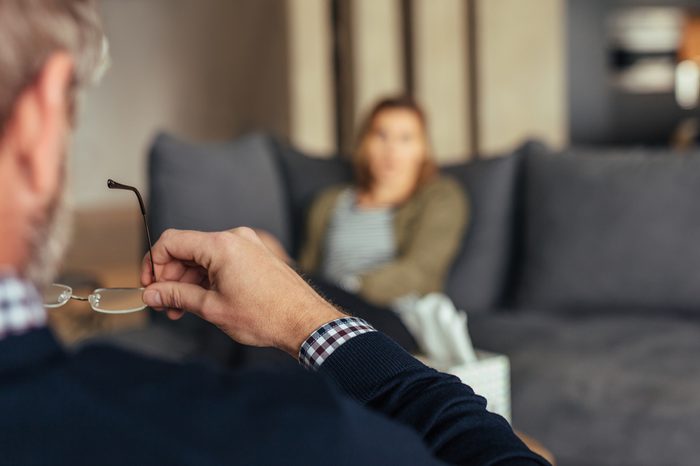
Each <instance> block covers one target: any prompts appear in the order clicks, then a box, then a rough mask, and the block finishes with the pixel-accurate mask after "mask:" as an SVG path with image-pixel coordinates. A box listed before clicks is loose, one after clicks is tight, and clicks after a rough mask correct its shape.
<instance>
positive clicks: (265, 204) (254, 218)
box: [149, 134, 291, 247]
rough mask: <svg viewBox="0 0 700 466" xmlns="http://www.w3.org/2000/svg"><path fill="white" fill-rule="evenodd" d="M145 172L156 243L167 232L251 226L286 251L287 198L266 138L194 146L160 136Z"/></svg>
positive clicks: (259, 136)
mask: <svg viewBox="0 0 700 466" xmlns="http://www.w3.org/2000/svg"><path fill="white" fill-rule="evenodd" d="M149 171H150V189H151V191H150V198H149V201H150V202H149V204H150V205H151V207H152V208H151V209H150V212H149V217H150V224H151V229H152V234H153V236H154V241H155V239H156V238H157V237H158V236H160V234H161V233H162V232H163V231H164V230H165V229H167V228H184V229H197V230H204V231H218V230H225V229H229V228H233V227H237V226H250V227H255V228H263V229H265V230H268V231H270V232H271V233H273V234H274V235H275V236H277V237H278V238H279V239H280V241H281V242H282V244H283V245H285V246H286V247H289V246H290V244H291V234H290V227H289V219H288V212H287V203H286V199H285V195H286V193H285V190H284V184H283V180H282V178H281V176H280V173H279V168H278V166H277V163H276V160H275V156H274V147H273V146H272V142H271V141H270V139H269V138H268V137H266V136H263V135H259V134H253V135H249V136H245V137H242V138H239V139H236V140H235V141H232V142H221V143H207V144H193V143H187V142H183V141H180V140H177V139H175V138H174V137H172V136H169V135H167V134H161V135H159V136H158V137H157V138H156V140H155V142H154V144H153V147H152V149H151V154H150V167H149Z"/></svg>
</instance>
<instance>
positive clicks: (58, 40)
mask: <svg viewBox="0 0 700 466" xmlns="http://www.w3.org/2000/svg"><path fill="white" fill-rule="evenodd" d="M103 55H104V51H103V34H102V29H101V25H100V21H99V17H98V15H97V11H96V7H95V4H94V1H93V0H0V269H11V270H13V271H15V272H17V273H20V274H22V275H24V276H26V277H27V278H29V279H31V280H33V281H35V282H36V283H37V284H38V285H43V284H44V283H45V282H46V281H47V280H50V279H51V278H52V276H53V274H54V273H55V268H56V266H57V263H58V260H59V258H60V256H61V254H62V250H63V246H64V243H65V238H66V237H67V233H66V230H67V227H66V224H67V221H66V219H67V217H68V215H67V213H66V211H65V209H64V208H62V206H63V204H64V201H65V199H64V196H63V191H64V187H65V182H64V178H65V165H66V150H67V146H68V140H69V135H70V132H71V129H72V123H73V118H74V112H75V99H76V95H77V93H78V91H79V89H80V87H81V86H83V85H85V84H88V83H90V82H91V81H92V80H93V77H94V76H95V72H96V70H97V69H98V67H99V66H100V64H101V62H102V60H104V57H103ZM61 236H62V237H63V238H62V237H61Z"/></svg>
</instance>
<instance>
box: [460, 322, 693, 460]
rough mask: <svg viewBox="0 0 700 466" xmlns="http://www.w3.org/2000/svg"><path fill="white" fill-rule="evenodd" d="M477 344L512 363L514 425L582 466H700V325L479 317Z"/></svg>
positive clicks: (475, 333) (475, 325)
mask: <svg viewBox="0 0 700 466" xmlns="http://www.w3.org/2000/svg"><path fill="white" fill-rule="evenodd" d="M469 328H470V333H471V337H472V341H473V343H474V345H476V346H477V347H478V348H482V349H484V350H488V351H494V352H497V353H503V354H506V355H508V356H509V357H510V365H511V381H512V383H511V386H512V388H511V392H512V412H513V425H514V426H515V428H516V429H519V430H522V431H523V432H526V433H528V434H529V435H532V436H533V437H535V438H536V439H537V440H539V441H541V442H542V443H543V444H544V445H546V446H547V447H548V448H550V449H551V450H552V451H553V453H554V456H555V457H556V458H557V463H558V464H561V465H572V466H579V465H580V466H584V465H585V466H620V465H636V466H652V465H677V466H691V465H696V464H697V463H698V451H699V450H698V442H697V439H698V436H700V422H698V421H697V420H698V416H700V392H699V391H698V389H697V387H698V386H700V365H698V363H697V354H698V353H699V352H700V338H698V336H700V320H698V319H683V318H678V317H677V316H659V315H620V314H618V313H616V312H615V309H600V312H598V313H595V314H586V315H580V316H564V315H561V314H552V313H546V312H545V313H543V312H538V310H536V309H520V310H519V312H516V313H501V312H494V313H488V314H478V315H472V316H470V320H469Z"/></svg>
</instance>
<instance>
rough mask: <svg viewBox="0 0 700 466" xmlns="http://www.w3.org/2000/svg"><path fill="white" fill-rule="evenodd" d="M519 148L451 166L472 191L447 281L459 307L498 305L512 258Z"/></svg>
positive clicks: (475, 309) (478, 308) (473, 309)
mask: <svg viewBox="0 0 700 466" xmlns="http://www.w3.org/2000/svg"><path fill="white" fill-rule="evenodd" d="M519 152H520V151H516V152H515V153H513V154H511V155H507V156H502V157H495V158H491V159H483V160H476V161H474V162H469V163H465V164H459V165H454V166H451V167H446V168H445V169H444V172H445V173H446V174H449V175H451V176H453V177H455V178H456V179H457V180H458V181H459V182H460V183H461V184H462V186H463V188H464V189H465V191H466V192H467V194H468V196H469V201H470V218H469V225H468V227H467V231H466V232H465V235H464V240H463V242H462V247H461V250H460V252H459V253H458V255H457V257H456V259H455V261H454V263H453V265H452V269H451V272H450V276H449V278H448V282H447V294H448V295H449V296H450V297H451V298H452V299H453V301H454V302H455V304H456V305H457V307H459V308H462V309H465V310H467V311H469V312H478V311H482V310H487V309H492V308H494V307H496V306H497V305H498V304H499V302H500V300H501V298H502V293H503V290H504V287H505V284H506V280H507V278H508V277H507V274H508V269H509V266H510V259H511V252H512V251H511V238H512V230H513V221H514V219H513V215H514V204H515V202H514V199H515V180H516V174H517V169H518V165H519V160H520V156H519Z"/></svg>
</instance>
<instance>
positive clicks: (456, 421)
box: [319, 332, 549, 466]
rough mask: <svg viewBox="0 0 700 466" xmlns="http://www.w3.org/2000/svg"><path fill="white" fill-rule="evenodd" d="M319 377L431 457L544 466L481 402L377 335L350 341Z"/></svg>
mask: <svg viewBox="0 0 700 466" xmlns="http://www.w3.org/2000/svg"><path fill="white" fill-rule="evenodd" d="M319 372H320V373H322V374H325V375H326V376H328V377H330V378H331V379H332V380H333V381H335V383H336V384H337V385H338V386H339V387H340V389H341V390H342V391H343V392H345V393H346V394H347V395H348V396H350V397H351V398H354V399H356V400H357V401H359V402H361V403H363V404H365V405H366V406H368V407H369V408H370V409H372V410H374V411H377V412H380V413H382V414H384V415H385V416H388V417H389V418H391V419H393V420H395V421H398V422H400V423H402V424H404V425H407V426H409V427H410V428H412V429H413V430H414V431H416V432H417V433H418V434H419V436H420V437H421V438H422V439H423V442H424V443H425V444H426V445H427V447H428V448H429V449H430V450H431V451H432V453H433V455H435V457H436V458H438V459H440V460H442V461H445V462H447V463H450V464H459V465H477V464H479V465H499V466H516V465H517V466H521V465H523V466H525V465H531V466H534V465H540V466H546V465H548V464H549V463H547V462H546V461H545V460H544V459H542V458H541V457H539V456H538V455H536V454H534V453H533V452H531V451H530V450H529V449H528V448H527V447H526V446H525V445H524V444H523V443H522V441H520V439H518V437H517V436H516V435H515V433H514V432H513V430H512V428H511V427H510V425H509V424H508V422H507V421H506V420H505V419H503V418H502V417H500V416H498V415H496V414H493V413H490V412H488V411H486V401H485V400H484V398H482V397H480V396H478V395H476V394H474V392H473V391H472V390H471V388H469V387H468V386H466V385H464V384H463V383H461V382H460V381H459V379H457V378H456V377H454V376H451V375H447V374H443V373H440V372H437V371H435V370H433V369H430V368H428V367H426V366H425V365H423V364H422V363H420V362H419V361H418V360H416V359H415V358H413V357H412V356H410V355H409V354H408V353H406V352H405V351H404V350H403V349H402V348H400V347H399V346H398V345H397V344H395V343H394V342H393V341H392V340H391V339H389V338H388V337H387V336H385V335H383V334H382V333H380V332H371V333H365V334H362V335H359V336H356V337H354V338H352V339H351V340H349V341H347V342H345V344H343V345H342V346H340V347H339V348H338V349H336V350H335V351H334V352H333V354H331V355H330V356H329V357H328V358H327V359H326V360H325V361H324V362H323V364H322V365H321V367H320V369H319Z"/></svg>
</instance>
